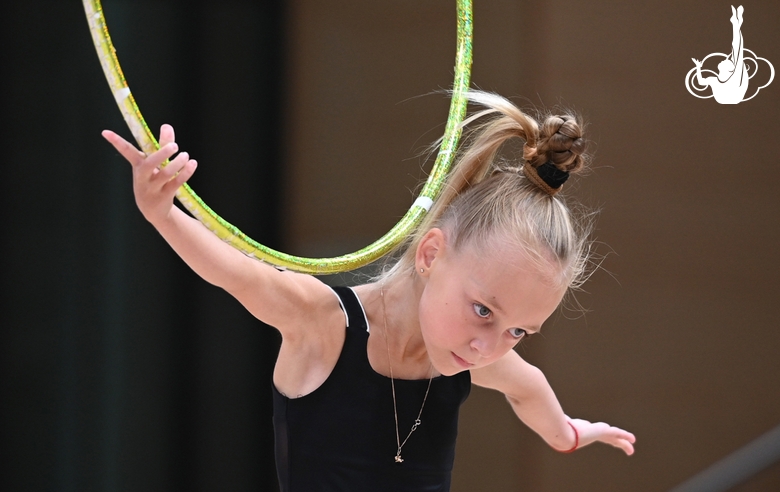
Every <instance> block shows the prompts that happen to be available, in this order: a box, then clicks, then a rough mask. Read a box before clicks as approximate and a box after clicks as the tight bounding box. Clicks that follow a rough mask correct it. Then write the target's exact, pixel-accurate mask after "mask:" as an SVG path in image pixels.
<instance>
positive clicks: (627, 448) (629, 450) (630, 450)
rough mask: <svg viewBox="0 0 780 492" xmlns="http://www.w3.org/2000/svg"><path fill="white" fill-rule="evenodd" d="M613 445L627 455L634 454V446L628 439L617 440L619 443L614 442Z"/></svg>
mask: <svg viewBox="0 0 780 492" xmlns="http://www.w3.org/2000/svg"><path fill="white" fill-rule="evenodd" d="M614 446H615V447H617V448H620V449H622V450H623V452H624V453H626V454H627V455H628V456H631V455H632V454H634V446H633V445H632V444H631V443H630V442H628V441H619V443H618V444H615V445H614Z"/></svg>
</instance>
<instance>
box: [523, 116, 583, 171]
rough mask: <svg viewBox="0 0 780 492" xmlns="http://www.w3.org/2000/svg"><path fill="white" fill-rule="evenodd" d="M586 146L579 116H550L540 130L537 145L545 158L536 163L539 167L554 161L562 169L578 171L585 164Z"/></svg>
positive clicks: (540, 153)
mask: <svg viewBox="0 0 780 492" xmlns="http://www.w3.org/2000/svg"><path fill="white" fill-rule="evenodd" d="M586 147H587V143H586V142H585V140H584V139H583V138H582V127H581V125H580V123H579V122H578V121H577V118H575V117H574V116H572V115H569V114H565V115H553V116H548V117H547V118H546V119H545V120H544V123H542V126H541V128H540V130H539V143H538V145H537V152H538V154H539V155H541V156H543V159H541V162H535V163H534V164H535V165H536V167H538V166H539V165H541V164H544V163H545V162H552V163H553V164H554V165H555V167H557V168H558V169H560V170H561V171H565V172H569V173H571V172H577V171H579V170H580V169H582V167H583V166H584V164H585V160H584V158H583V157H582V156H583V154H584V153H585V149H586Z"/></svg>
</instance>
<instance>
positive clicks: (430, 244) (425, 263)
mask: <svg viewBox="0 0 780 492" xmlns="http://www.w3.org/2000/svg"><path fill="white" fill-rule="evenodd" d="M445 239H446V238H445V237H444V232H443V231H442V230H441V229H439V228H438V227H434V228H433V229H431V230H430V231H428V232H426V233H425V235H424V236H423V237H422V239H421V240H420V242H419V243H418V244H417V253H416V254H415V261H414V265H415V270H417V273H418V274H420V273H421V272H420V269H422V274H427V273H428V270H429V269H430V268H431V266H432V265H433V261H434V260H435V259H436V257H437V256H439V255H441V254H442V253H443V252H444V248H445V246H446V241H445Z"/></svg>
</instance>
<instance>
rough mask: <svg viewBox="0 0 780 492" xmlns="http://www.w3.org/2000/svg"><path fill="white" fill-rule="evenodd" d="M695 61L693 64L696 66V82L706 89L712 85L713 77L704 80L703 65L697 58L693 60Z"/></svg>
mask: <svg viewBox="0 0 780 492" xmlns="http://www.w3.org/2000/svg"><path fill="white" fill-rule="evenodd" d="M691 60H693V63H694V64H695V65H696V81H697V82H698V83H699V85H700V86H702V87H706V86H708V85H709V84H710V82H709V79H710V78H711V77H707V78H704V77H702V76H701V63H702V62H700V61H699V60H697V59H696V58H691Z"/></svg>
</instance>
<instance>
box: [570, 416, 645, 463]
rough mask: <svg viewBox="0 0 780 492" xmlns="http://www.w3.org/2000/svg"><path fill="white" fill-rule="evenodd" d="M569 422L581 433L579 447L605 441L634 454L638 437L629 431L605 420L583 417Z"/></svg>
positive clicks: (628, 453)
mask: <svg viewBox="0 0 780 492" xmlns="http://www.w3.org/2000/svg"><path fill="white" fill-rule="evenodd" d="M569 422H571V423H572V425H573V426H574V427H575V428H576V429H577V433H578V434H579V438H580V443H579V446H578V449H579V448H581V447H582V446H587V445H588V444H591V443H594V442H603V443H605V444H610V445H612V446H615V447H616V448H620V449H622V450H623V451H624V452H625V453H626V454H627V455H629V456H630V455H632V454H634V442H636V438H635V437H634V435H633V434H632V433H630V432H628V431H624V430H623V429H619V428H617V427H612V426H611V425H609V424H605V423H604V422H596V423H592V422H588V421H587V420H582V419H569Z"/></svg>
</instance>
